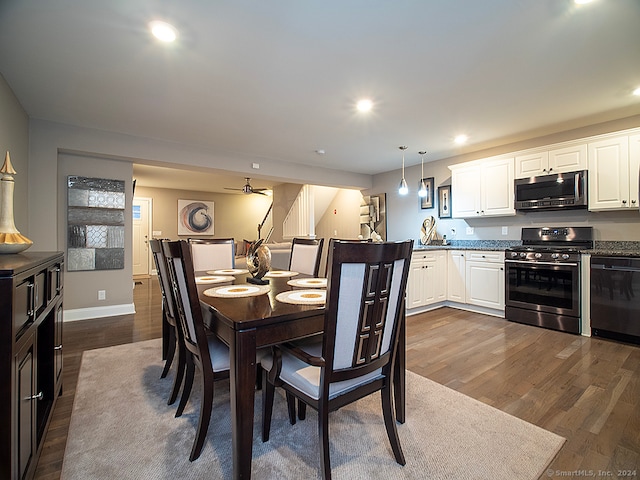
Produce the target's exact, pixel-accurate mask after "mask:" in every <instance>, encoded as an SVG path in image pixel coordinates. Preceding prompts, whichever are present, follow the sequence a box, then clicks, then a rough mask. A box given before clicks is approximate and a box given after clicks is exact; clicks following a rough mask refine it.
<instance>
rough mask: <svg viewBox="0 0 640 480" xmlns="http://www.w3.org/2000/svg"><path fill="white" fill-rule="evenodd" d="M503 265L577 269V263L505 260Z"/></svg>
mask: <svg viewBox="0 0 640 480" xmlns="http://www.w3.org/2000/svg"><path fill="white" fill-rule="evenodd" d="M504 263H518V264H520V265H529V266H531V267H535V266H536V265H555V266H558V267H577V266H578V264H577V263H560V262H523V261H522V260H505V261H504Z"/></svg>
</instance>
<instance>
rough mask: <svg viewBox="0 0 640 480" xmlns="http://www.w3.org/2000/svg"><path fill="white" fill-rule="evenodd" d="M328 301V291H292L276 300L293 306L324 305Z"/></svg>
mask: <svg viewBox="0 0 640 480" xmlns="http://www.w3.org/2000/svg"><path fill="white" fill-rule="evenodd" d="M326 299H327V291H326V290H319V289H313V290H291V291H289V292H281V293H279V294H278V295H276V300H278V301H279V302H282V303H290V304H293V305H324V303H325V301H326Z"/></svg>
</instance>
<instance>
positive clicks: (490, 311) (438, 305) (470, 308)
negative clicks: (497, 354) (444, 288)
mask: <svg viewBox="0 0 640 480" xmlns="http://www.w3.org/2000/svg"><path fill="white" fill-rule="evenodd" d="M442 307H451V308H457V309H458V310H466V311H468V312H474V313H483V314H485V315H491V316H492V317H500V318H504V310H495V309H493V308H487V307H480V306H477V305H469V304H467V303H458V302H452V301H450V300H446V301H444V302H438V303H434V304H432V305H427V306H424V307H417V308H410V309H407V313H406V315H407V317H410V316H412V315H417V314H419V313H425V312H430V311H431V310H437V309H438V308H442Z"/></svg>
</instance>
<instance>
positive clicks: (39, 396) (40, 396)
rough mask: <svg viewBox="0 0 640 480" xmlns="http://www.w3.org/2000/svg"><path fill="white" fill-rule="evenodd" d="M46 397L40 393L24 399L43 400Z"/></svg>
mask: <svg viewBox="0 0 640 480" xmlns="http://www.w3.org/2000/svg"><path fill="white" fill-rule="evenodd" d="M43 397H44V394H43V393H42V392H40V393H39V394H37V395H31V396H30V397H24V399H25V400H42V398H43Z"/></svg>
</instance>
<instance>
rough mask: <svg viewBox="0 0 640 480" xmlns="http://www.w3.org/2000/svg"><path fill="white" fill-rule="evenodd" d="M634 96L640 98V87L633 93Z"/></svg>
mask: <svg viewBox="0 0 640 480" xmlns="http://www.w3.org/2000/svg"><path fill="white" fill-rule="evenodd" d="M633 94H634V95H635V96H636V97H640V87H638V88H636V89H635V90H634V91H633Z"/></svg>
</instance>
